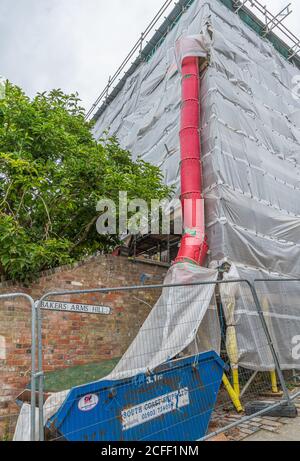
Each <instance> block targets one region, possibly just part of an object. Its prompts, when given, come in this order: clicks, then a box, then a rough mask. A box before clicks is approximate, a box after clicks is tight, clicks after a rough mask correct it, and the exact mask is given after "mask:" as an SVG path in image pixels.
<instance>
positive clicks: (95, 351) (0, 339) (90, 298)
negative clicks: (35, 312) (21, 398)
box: [0, 256, 167, 440]
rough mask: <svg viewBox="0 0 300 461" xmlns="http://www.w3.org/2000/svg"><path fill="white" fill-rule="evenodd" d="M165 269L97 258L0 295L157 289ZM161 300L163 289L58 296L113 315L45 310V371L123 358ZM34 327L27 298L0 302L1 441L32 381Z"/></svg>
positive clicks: (3, 287) (1, 289)
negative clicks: (144, 286) (105, 309)
mask: <svg viewBox="0 0 300 461" xmlns="http://www.w3.org/2000/svg"><path fill="white" fill-rule="evenodd" d="M166 271H167V268H166V267H164V266H162V265H159V264H148V263H141V262H133V261H130V260H128V259H127V258H122V257H113V256H95V257H93V258H90V259H89V260H87V261H85V262H83V263H80V264H76V265H74V266H72V267H63V268H59V269H57V270H54V271H50V272H47V273H44V274H42V275H41V277H40V279H39V280H37V281H36V282H35V283H33V284H32V285H31V286H30V287H22V286H17V285H13V284H11V283H7V282H6V283H2V284H0V294H6V293H12V292H23V293H24V292H25V293H27V294H29V295H30V296H32V297H33V299H34V300H37V299H40V297H41V296H42V295H43V294H45V293H47V292H50V291H53V290H54V291H64V290H67V291H73V290H82V289H93V288H107V287H121V286H132V285H142V284H143V283H144V282H145V280H146V284H147V283H148V284H149V283H150V284H154V285H156V284H160V283H162V282H163V280H164V277H165V274H166ZM158 297H159V291H158V290H155V291H151V290H148V291H147V290H142V291H139V292H128V293H122V292H117V293H108V294H105V295H100V294H89V295H72V296H64V297H63V298H58V299H57V300H62V301H64V302H71V303H83V304H93V305H101V304H102V305H105V306H109V307H111V308H112V315H110V316H104V315H88V314H76V313H67V312H48V311H43V347H44V355H43V357H44V370H45V371H54V370H60V369H64V368H66V367H71V366H77V365H84V364H90V363H99V362H101V361H102V360H106V359H112V358H117V357H120V356H122V354H123V353H124V352H125V351H126V349H127V347H128V346H129V345H130V343H131V342H132V340H133V339H134V337H135V336H136V334H137V332H138V331H139V329H140V327H141V325H142V324H143V322H144V320H145V318H146V317H147V316H148V314H149V312H150V307H149V305H150V306H152V305H153V304H155V302H156V300H157V298H158ZM52 299H53V300H54V298H52ZM55 300H56V299H55ZM147 304H149V305H147ZM30 328H31V314H30V307H29V304H28V303H26V301H25V300H7V301H3V300H2V301H1V300H0V440H1V439H3V438H4V437H5V434H4V432H9V429H8V425H7V424H8V421H4V420H3V417H6V416H7V415H13V414H15V413H17V412H18V407H17V406H16V405H15V403H14V400H15V398H16V396H17V395H18V394H19V393H20V392H22V391H23V390H24V388H25V386H26V385H27V384H28V382H29V381H30V361H31V338H30V331H31V330H30ZM12 420H14V418H13V419H12ZM10 429H11V428H10Z"/></svg>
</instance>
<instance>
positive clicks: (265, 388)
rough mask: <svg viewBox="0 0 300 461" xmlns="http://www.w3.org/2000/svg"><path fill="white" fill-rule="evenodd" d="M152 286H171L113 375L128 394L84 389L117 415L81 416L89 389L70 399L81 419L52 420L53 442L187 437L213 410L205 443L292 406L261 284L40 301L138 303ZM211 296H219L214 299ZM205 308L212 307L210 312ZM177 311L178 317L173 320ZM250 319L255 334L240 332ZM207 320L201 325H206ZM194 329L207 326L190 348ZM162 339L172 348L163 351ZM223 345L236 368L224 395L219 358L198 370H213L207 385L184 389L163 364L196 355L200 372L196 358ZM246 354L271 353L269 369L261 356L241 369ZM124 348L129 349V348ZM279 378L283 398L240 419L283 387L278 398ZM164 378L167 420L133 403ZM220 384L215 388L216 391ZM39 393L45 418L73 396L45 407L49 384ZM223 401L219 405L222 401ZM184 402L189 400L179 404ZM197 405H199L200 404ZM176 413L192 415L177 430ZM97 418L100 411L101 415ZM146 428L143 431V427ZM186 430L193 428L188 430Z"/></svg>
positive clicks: (208, 284)
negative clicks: (123, 298) (119, 299)
mask: <svg viewBox="0 0 300 461" xmlns="http://www.w3.org/2000/svg"><path fill="white" fill-rule="evenodd" d="M209 287H213V291H214V289H215V288H216V289H217V291H216V293H217V296H216V297H215V296H213V298H212V296H211V295H212V293H211V292H210V290H209V289H208V288H209ZM151 290H164V291H163V295H162V297H161V298H160V300H159V301H158V303H157V304H156V307H155V309H154V310H153V311H152V314H151V315H150V320H149V319H148V321H147V322H146V324H145V325H144V327H143V328H142V330H141V331H140V332H139V335H138V338H137V339H136V340H135V343H134V346H133V347H131V348H130V349H129V351H128V352H127V353H126V355H125V358H124V359H123V361H122V362H121V365H119V368H117V370H116V372H115V375H113V379H114V380H117V381H118V395H120V396H122V397H120V398H121V402H118V397H115V396H114V395H110V391H109V390H108V389H102V388H100V389H98V388H97V389H95V390H94V392H91V388H89V387H87V388H84V389H83V392H85V393H86V396H88V397H89V398H91V399H94V400H95V401H94V402H88V403H87V406H88V407H89V405H91V407H93V405H94V404H96V402H97V404H98V402H99V400H101V401H102V402H103V401H106V405H107V408H110V409H111V410H110V411H111V413H109V414H107V413H106V410H105V406H103V407H102V410H101V411H102V413H103V414H100V415H99V412H96V413H93V412H92V411H91V412H88V413H89V418H88V419H87V420H86V419H84V418H81V417H80V416H81V413H79V414H78V412H76V411H77V409H78V408H79V407H80V406H81V405H83V407H84V405H85V403H84V402H82V398H83V397H84V395H83V394H82V393H80V394H79V395H75V394H73V393H72V394H71V395H70V397H69V399H68V408H69V409H70V408H73V409H74V413H73V416H72V418H69V419H68V418H66V419H64V416H63V413H64V412H63V411H62V414H60V415H59V418H60V419H59V418H58V419H59V422H58V419H57V415H56V419H55V421H51V419H50V421H51V424H50V425H49V428H50V429H51V430H52V432H51V430H50V432H48V433H47V436H48V437H50V439H52V440H53V439H54V440H57V439H65V438H66V439H70V440H114V437H116V439H117V440H120V439H119V438H118V437H121V438H123V439H124V440H126V437H127V436H128V437H130V438H131V440H132V439H133V440H144V439H149V438H150V439H151V438H153V437H154V439H155V437H158V438H157V440H158V439H159V438H160V437H162V436H163V437H166V436H167V434H168V438H169V440H170V437H171V435H170V431H173V435H174V437H175V438H174V440H184V439H185V438H186V437H187V436H188V437H191V434H192V432H191V430H192V429H191V428H192V426H193V424H192V422H193V421H195V419H197V424H198V427H199V425H200V426H201V424H202V425H203V427H205V424H206V422H207V421H208V419H209V418H208V415H209V414H210V413H212V421H211V424H210V427H209V432H208V435H207V434H206V431H205V432H204V434H203V435H204V437H201V439H203V440H205V439H207V438H210V437H212V436H214V435H216V434H219V433H221V432H228V431H229V430H230V431H231V430H232V429H233V428H234V427H241V426H243V424H244V423H245V421H248V420H253V419H254V418H255V417H257V416H258V415H261V414H264V413H267V412H268V411H269V410H270V409H272V408H277V407H280V406H282V405H283V404H284V405H288V406H289V405H292V402H291V398H290V394H289V392H288V388H287V386H286V383H285V379H284V376H283V373H282V369H281V366H280V362H279V358H278V352H277V350H276V348H275V347H274V342H273V339H272V336H271V334H270V331H269V325H268V321H267V319H266V317H265V314H264V309H263V308H262V306H261V303H260V300H259V296H258V295H257V292H256V290H255V288H254V286H253V285H252V284H251V283H250V282H249V281H247V280H224V281H218V282H216V283H212V282H203V283H193V284H188V285H186V284H185V285H180V284H177V285H158V286H157V285H155V286H140V287H126V288H113V289H99V290H78V291H65V292H59V293H58V292H56V293H48V294H46V295H45V296H44V297H43V298H42V299H41V300H40V304H39V306H40V305H41V303H42V302H45V300H48V299H53V297H55V298H56V299H57V298H58V297H62V298H63V297H65V296H67V297H69V296H74V295H77V296H79V295H80V296H82V295H84V294H87V293H94V294H97V295H98V296H99V302H100V303H101V302H102V301H101V296H102V297H104V299H105V296H106V295H107V294H112V293H114V294H124V293H130V294H131V296H130V298H131V299H132V301H130V299H129V300H128V302H136V301H134V300H136V299H138V300H139V302H142V303H143V302H145V301H144V299H145V298H146V299H147V293H149V291H151ZM211 298H212V299H213V301H211ZM166 299H167V302H166ZM236 299H238V300H240V301H242V303H243V308H241V306H237V309H235V307H236V305H237V302H236ZM203 306H208V308H207V311H206V312H205V315H204V317H203ZM151 308H152V305H150V306H149V312H150V310H151ZM164 309H166V312H165V313H164V314H163V315H162V312H164ZM38 311H39V307H38ZM171 311H172V315H171V317H170V318H169V319H167V317H168V315H170V312H171ZM153 312H154V314H153ZM174 312H175V313H177V314H178V315H177V314H176V315H177V317H176V316H174ZM183 313H187V316H184V315H183ZM164 315H165V316H164ZM236 315H238V316H240V318H242V321H241V322H240V323H238V324H237V325H236V322H237V317H236ZM38 319H39V321H38V325H39V327H38V331H39V336H40V337H41V332H42V327H41V315H40V313H39V314H38ZM245 319H246V320H247V322H248V323H249V326H250V330H249V331H251V335H248V331H243V330H241V331H239V326H240V325H242V327H243V325H245V324H246V325H247V322H245ZM249 319H250V320H251V321H250V320H249ZM166 322H169V323H167V324H166ZM199 325H201V326H200V327H199ZM191 326H197V328H198V327H199V330H198V334H197V335H196V338H195V339H194V340H193V341H192V344H189V346H188V345H187V343H189V341H188V340H187V338H186V337H185V334H186V333H187V332H191V331H193V328H192V327H191ZM128 329H130V325H128ZM174 331H176V336H172V334H173V333H174ZM136 333H137V331H136ZM162 344H163V345H164V347H165V348H166V349H167V351H166V350H162ZM219 348H221V356H222V358H223V359H224V361H225V362H227V365H228V366H229V369H230V370H231V371H229V372H226V373H224V375H223V378H222V383H223V385H222V387H221V390H220V392H217V391H216V389H217V388H218V379H219V378H216V379H215V378H214V374H215V372H216V371H215V366H211V362H212V361H213V360H214V359H213V358H211V357H210V358H208V359H207V360H204V362H201V367H200V368H199V370H198V371H199V373H200V376H201V369H204V370H206V371H205V373H204V375H205V374H206V380H207V383H206V384H205V383H203V379H200V380H199V382H190V383H189V384H188V385H187V386H185V387H180V386H179V387H178V374H177V375H176V373H175V374H173V375H172V373H173V371H174V370H173V369H170V370H169V369H168V368H167V369H164V367H162V368H161V367H157V365H158V364H159V363H168V360H167V358H169V360H171V359H173V358H174V357H176V358H177V360H179V361H180V360H184V358H185V357H193V358H194V362H193V361H192V362H190V363H189V364H188V365H185V367H187V369H189V371H190V372H191V371H192V370H193V369H195V361H196V362H197V363H198V361H199V358H201V353H203V352H204V351H207V350H217V351H218V349H219ZM258 349H259V350H258ZM182 350H183V354H182V353H179V354H176V352H177V351H182ZM243 351H248V355H249V354H250V356H251V353H252V351H254V352H256V353H257V355H258V356H262V357H264V358H267V359H268V366H266V368H264V367H263V368H262V367H261V364H260V363H259V362H257V357H255V358H254V359H253V363H252V366H251V364H250V366H249V364H247V363H246V364H245V366H240V362H241V361H240V354H241V355H242V356H243V353H244V352H243ZM249 351H250V352H249ZM123 352H125V349H124V351H123ZM245 356H247V353H245ZM200 361H201V360H200ZM142 363H146V364H147V365H149V364H150V366H149V369H148V374H147V372H146V373H145V370H143V369H142V365H141V364H142ZM177 363H178V362H177ZM151 364H152V366H151ZM253 364H254V365H253ZM183 365H184V364H183ZM255 368H257V369H255ZM38 371H39V374H40V376H42V352H41V350H40V353H39V366H38ZM141 373H142V375H144V377H145V379H144V381H143V378H139V379H140V381H138V384H137V383H136V379H137V377H139V376H141ZM231 375H232V378H231ZM158 377H159V378H158ZM277 378H278V381H279V384H280V389H281V391H282V397H281V398H279V400H278V403H275V404H274V403H273V402H270V404H269V405H268V406H267V407H266V408H264V409H263V410H261V409H257V411H254V413H253V414H252V415H251V416H249V417H248V416H246V417H243V416H242V417H241V416H237V415H238V414H241V413H243V411H244V409H245V405H247V403H248V402H251V401H253V400H254V399H256V400H260V399H261V397H262V396H265V395H266V394H267V393H270V392H271V391H273V394H274V393H275V391H278V392H276V394H277V398H278V395H280V394H279V389H278V384H277ZM157 379H161V380H162V383H161V384H160V385H159V384H157V383H156V388H157V389H160V391H159V392H160V395H161V396H162V397H163V398H166V399H167V401H168V405H167V407H168V408H169V410H168V409H167V408H165V407H164V405H163V404H161V405H160V406H159V405H158V408H159V409H158V410H157V411H161V412H162V414H161V415H160V416H161V417H160V418H159V415H158V414H157V413H155V411H154V410H152V413H151V411H150V412H148V413H147V411H146V410H144V408H143V406H141V405H138V404H137V405H133V403H132V402H138V401H139V397H138V396H139V395H141V394H143V393H144V394H145V393H146V388H145V386H146V387H147V385H148V384H149V382H150V383H151V382H152V381H153V382H155V380H157ZM41 381H42V380H41ZM166 382H168V383H169V384H168V386H169V392H167V388H166V387H164V384H163V383H166ZM40 384H41V383H40ZM143 386H144V387H143ZM159 386H160V387H159ZM240 386H241V387H242V390H241V389H240ZM275 388H276V389H275ZM92 389H93V387H92ZM187 389H188V394H187ZM212 389H215V390H214V391H213V392H212V393H211V390H212ZM39 391H40V397H39V403H40V406H39V413H40V418H39V420H40V421H41V422H42V421H43V420H44V416H43V412H44V411H45V412H46V414H47V416H49V415H50V417H52V416H53V414H56V413H57V411H58V410H59V408H60V407H61V406H62V403H63V402H64V400H65V398H66V393H62V394H57V395H55V396H53V398H52V400H51V399H50V400H49V402H48V406H47V404H46V406H43V405H42V404H41V403H42V402H43V395H42V391H43V389H42V386H41V385H40V387H39ZM126 395H130V396H131V400H132V401H131V402H130V401H129V400H128V398H127V397H125V396H126ZM271 395H272V394H271ZM90 396H92V397H90ZM104 396H105V397H104ZM100 397H101V398H100ZM154 397H155V398H156V399H157V397H158V396H157V395H154ZM216 398H217V404H216V406H215V399H216ZM103 399H104V400H103ZM176 399H177V400H176ZM152 401H153V399H151V398H150V396H149V400H148V401H147V402H146V403H147V404H148V405H150V406H151V402H152ZM176 401H177V403H176ZM178 401H179V402H181V403H179V404H178ZM116 402H118V403H116ZM191 402H193V404H192V405H191ZM122 405H123V406H122ZM174 405H175V406H174ZM176 405H177V406H178V407H176ZM188 405H189V406H191V407H192V410H191V413H190V412H189V411H184V410H182V411H181V409H182V408H183V409H185V408H186V407H187V406H188ZM130 407H133V408H134V411H135V412H141V415H142V416H141V417H140V418H142V419H141V420H140V419H139V417H137V419H136V420H134V421H133V419H134V416H133V415H132V414H130V413H127V412H126V410H127V408H128V409H129V408H130ZM75 409H76V411H75ZM153 411H154V413H153ZM174 411H175V412H179V413H181V414H183V415H184V417H183V419H181V420H180V421H179V422H178V421H177V422H176V424H175V427H176V429H175V428H173V425H174V424H173V423H172V421H169V422H168V418H169V413H174ZM164 412H166V413H164ZM82 413H83V414H84V413H85V411H84V410H83V411H82ZM92 415H94V418H93V417H92ZM135 416H136V415H135ZM162 416H164V417H162ZM143 418H145V419H143ZM48 419H49V418H48ZM76 419H77V420H76ZM152 419H153V421H155V422H153V424H154V427H152V424H151V422H152ZM120 420H121V425H120ZM145 420H146V422H147V427H148V426H149V427H150V429H149V431H148V432H147V431H146V432H145V429H143V427H145V425H144V423H143V421H145ZM161 421H164V422H161ZM158 422H159V423H158ZM155 423H156V424H155ZM41 426H42V425H40V439H41V440H43V437H44V430H43V428H42V427H41ZM58 426H59V429H58ZM117 427H121V428H122V430H121V433H120V434H118V431H117ZM141 427H142V429H143V430H141ZM49 428H48V429H49ZM172 428H173V429H172ZM185 428H188V429H186V430H185ZM200 432H201V431H200ZM100 434H101V435H100Z"/></svg>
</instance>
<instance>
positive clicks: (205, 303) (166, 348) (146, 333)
mask: <svg viewBox="0 0 300 461" xmlns="http://www.w3.org/2000/svg"><path fill="white" fill-rule="evenodd" d="M217 278H218V271H216V270H214V269H205V268H202V267H197V266H194V265H192V264H176V265H175V266H173V267H172V268H171V269H170V270H169V272H168V274H167V277H166V279H165V284H166V285H176V284H186V285H188V284H193V283H201V282H212V283H211V284H209V285H197V286H181V287H172V288H168V287H166V288H164V289H163V292H162V295H161V297H160V299H159V300H158V302H157V304H156V305H155V306H154V308H153V309H152V311H151V313H150V315H149V317H148V318H147V320H146V321H145V323H144V325H143V326H142V328H141V330H140V331H139V333H138V335H137V337H136V339H135V340H134V341H133V343H132V345H131V346H130V347H129V349H128V351H127V352H126V353H125V355H124V357H123V358H122V359H121V361H120V363H119V364H118V365H117V367H116V368H115V369H114V371H113V372H112V374H111V375H110V376H109V377H108V379H113V380H116V379H123V378H130V377H133V376H136V375H138V374H141V373H146V372H147V371H149V370H150V371H152V370H155V368H157V367H158V366H159V365H161V364H163V363H165V362H167V361H169V360H171V359H173V358H174V357H176V356H177V355H178V354H180V353H181V352H182V351H184V350H185V349H187V348H188V347H189V346H190V349H191V348H193V349H194V352H195V353H197V352H200V351H203V349H204V350H206V351H207V350H208V349H206V346H207V345H208V344H210V343H209V341H210V338H209V336H208V335H207V334H205V335H203V338H199V337H198V338H197V333H198V330H199V328H200V325H201V324H202V321H203V319H204V318H205V317H206V315H208V316H209V318H210V328H213V329H214V333H215V339H214V344H210V345H212V346H213V349H214V348H215V347H218V336H219V337H220V333H219V335H218V331H219V327H218V317H217V312H216V310H214V306H211V301H212V299H213V295H214V292H215V286H216V284H215V283H214V282H216V280H217ZM210 306H211V307H210ZM209 308H210V309H211V310H210V311H209V312H208V310H209ZM207 313H208V314H207ZM210 331H211V330H210ZM208 332H209V330H208V331H207V333H208ZM203 333H204V331H203ZM201 336H202V335H201ZM199 341H200V343H199ZM201 341H203V342H202V343H201ZM197 349H198V350H197ZM216 351H217V352H220V351H219V350H218V349H217V350H216Z"/></svg>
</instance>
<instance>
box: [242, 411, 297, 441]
mask: <svg viewBox="0 0 300 461" xmlns="http://www.w3.org/2000/svg"><path fill="white" fill-rule="evenodd" d="M244 441H245V442H300V417H299V418H296V419H291V422H290V423H289V424H286V425H284V426H282V427H281V428H279V429H277V431H276V432H275V431H274V432H271V431H266V430H261V431H259V432H257V433H256V434H253V435H251V436H249V437H247V438H245V439H244Z"/></svg>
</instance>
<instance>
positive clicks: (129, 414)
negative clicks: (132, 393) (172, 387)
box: [121, 387, 190, 431]
mask: <svg viewBox="0 0 300 461" xmlns="http://www.w3.org/2000/svg"><path fill="white" fill-rule="evenodd" d="M189 404H190V398H189V390H188V388H187V387H186V388H184V389H180V390H179V391H176V392H171V393H170V394H165V395H162V396H160V397H157V398H156V399H153V400H149V401H148V402H144V403H141V404H140V405H137V406H136V407H132V408H128V409H126V410H123V411H122V412H121V416H122V429H123V431H127V430H128V429H132V428H133V427H136V426H140V425H141V424H145V423H147V422H149V421H152V420H153V419H156V418H159V417H160V416H162V415H166V414H167V413H171V412H172V411H175V410H179V409H180V408H184V407H186V406H188V405H189Z"/></svg>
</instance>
